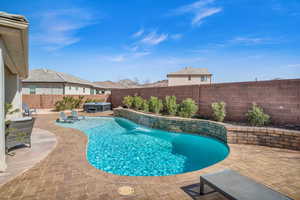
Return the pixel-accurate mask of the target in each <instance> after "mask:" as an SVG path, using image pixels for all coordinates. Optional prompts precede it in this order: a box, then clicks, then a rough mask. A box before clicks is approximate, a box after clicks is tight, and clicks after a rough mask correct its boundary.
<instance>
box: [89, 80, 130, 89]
mask: <svg viewBox="0 0 300 200" xmlns="http://www.w3.org/2000/svg"><path fill="white" fill-rule="evenodd" d="M94 84H95V85H96V86H98V87H100V88H105V89H118V88H127V87H126V86H124V85H123V84H121V83H119V82H113V81H98V82H94Z"/></svg>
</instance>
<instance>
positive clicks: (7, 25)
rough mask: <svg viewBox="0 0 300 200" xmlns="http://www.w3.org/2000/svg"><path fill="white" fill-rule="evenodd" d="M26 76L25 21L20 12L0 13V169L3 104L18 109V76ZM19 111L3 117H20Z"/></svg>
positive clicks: (1, 165) (0, 161)
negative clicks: (15, 13) (17, 13)
mask: <svg viewBox="0 0 300 200" xmlns="http://www.w3.org/2000/svg"><path fill="white" fill-rule="evenodd" d="M27 76H28V21H27V20H26V19H25V18H24V17H23V16H20V15H13V14H8V13H4V12H0V171H4V170H5V169H6V162H5V134H4V132H5V112H4V110H5V109H4V105H5V103H10V104H12V105H13V108H14V109H19V110H20V111H22V94H21V86H20V84H21V81H20V79H23V78H27ZM20 116H22V113H21V112H19V113H16V114H14V115H13V116H6V117H7V119H11V118H14V117H20Z"/></svg>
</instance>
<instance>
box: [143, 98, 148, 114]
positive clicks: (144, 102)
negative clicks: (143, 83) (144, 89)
mask: <svg viewBox="0 0 300 200" xmlns="http://www.w3.org/2000/svg"><path fill="white" fill-rule="evenodd" d="M141 110H142V111H144V112H149V104H148V101H147V100H146V99H144V100H143V103H142V107H141Z"/></svg>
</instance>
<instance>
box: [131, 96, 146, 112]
mask: <svg viewBox="0 0 300 200" xmlns="http://www.w3.org/2000/svg"><path fill="white" fill-rule="evenodd" d="M143 100H144V99H143V98H142V97H140V96H134V97H133V101H132V107H133V108H134V109H136V110H140V109H141V108H142V104H143Z"/></svg>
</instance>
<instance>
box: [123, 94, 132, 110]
mask: <svg viewBox="0 0 300 200" xmlns="http://www.w3.org/2000/svg"><path fill="white" fill-rule="evenodd" d="M132 103H133V97H132V96H126V97H124V98H123V104H124V105H125V106H126V107H127V108H131V107H132Z"/></svg>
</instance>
